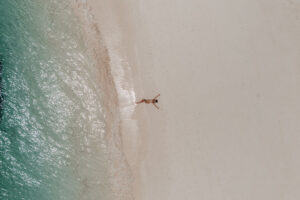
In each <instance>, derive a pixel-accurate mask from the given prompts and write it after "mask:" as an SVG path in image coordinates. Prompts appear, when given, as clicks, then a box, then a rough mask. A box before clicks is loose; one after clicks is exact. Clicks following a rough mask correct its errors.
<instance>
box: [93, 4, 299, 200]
mask: <svg viewBox="0 0 300 200" xmlns="http://www.w3.org/2000/svg"><path fill="white" fill-rule="evenodd" d="M88 4H89V5H90V6H91V8H92V9H91V12H93V14H94V15H95V19H96V23H97V24H98V25H99V27H101V28H100V30H102V31H103V34H104V35H105V37H106V39H107V40H106V41H108V43H109V44H108V46H110V47H111V48H112V49H113V50H117V52H118V56H120V57H121V58H122V59H121V60H120V62H119V63H115V66H117V65H118V64H120V65H121V66H123V67H124V66H125V72H124V76H122V77H123V79H122V80H123V82H122V81H121V82H119V83H116V85H117V87H118V84H119V86H120V88H122V89H123V90H124V91H126V90H128V91H129V92H128V93H127V94H126V95H123V96H121V98H119V100H120V102H121V109H122V108H128V109H127V110H126V109H125V110H124V109H123V111H126V112H127V113H129V114H128V115H126V117H127V118H126V119H125V120H124V118H123V121H122V127H123V128H124V127H125V129H123V130H122V144H123V150H124V152H125V155H126V158H127V161H128V163H129V166H130V167H131V171H132V176H133V193H134V198H135V199H142V200H153V199H174V200H177V199H178V200H179V199H216V200H217V199H272V200H276V199H278V200H279V199H298V198H300V192H299V190H298V189H297V188H298V186H299V184H300V174H299V167H300V159H299V156H298V152H299V150H300V149H299V148H300V147H299V146H300V145H299V144H300V136H299V130H300V125H299V123H298V119H299V118H300V103H299V102H300V94H299V89H300V71H299V69H300V59H299V53H300V34H299V33H300V25H299V24H300V23H299V22H300V21H299V20H300V19H299V17H300V16H299V11H300V5H299V3H297V1H292V0H289V1H280V0H275V1H274V0H273V1H271V0H267V1H264V2H261V1H258V0H252V1H250V0H244V1H237V0H230V1H226V2H220V1H202V0H201V1H196V0H191V1H172V0H166V1H159V0H152V1H137V0H130V1H128V2H126V3H125V2H123V3H121V1H114V2H111V1H101V2H99V1H96V0H90V1H88ZM111 37H114V39H111ZM110 40H111V41H110ZM112 52H115V51H112ZM116 74H117V73H116ZM118 80H120V79H118ZM119 91H120V90H119ZM124 91H123V92H124ZM157 93H160V94H161V97H160V99H159V106H160V108H161V109H160V110H156V109H155V108H154V107H153V106H151V105H144V104H141V105H138V106H134V102H135V101H136V100H139V99H140V98H151V97H153V96H155V95H156V94H157ZM119 94H120V93H119ZM119 97H120V96H119ZM123 97H124V98H123ZM125 97H127V98H125ZM122 102H123V103H122ZM122 106H123V107H122ZM130 116H131V118H130ZM126 124H131V125H126Z"/></svg>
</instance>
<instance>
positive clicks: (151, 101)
mask: <svg viewBox="0 0 300 200" xmlns="http://www.w3.org/2000/svg"><path fill="white" fill-rule="evenodd" d="M159 96H160V94H158V95H156V96H155V97H154V98H153V99H142V100H140V101H138V102H135V103H136V104H140V103H146V104H149V103H152V104H153V105H154V106H155V107H156V108H157V109H159V107H158V106H157V105H156V104H157V103H158V100H157V97H159Z"/></svg>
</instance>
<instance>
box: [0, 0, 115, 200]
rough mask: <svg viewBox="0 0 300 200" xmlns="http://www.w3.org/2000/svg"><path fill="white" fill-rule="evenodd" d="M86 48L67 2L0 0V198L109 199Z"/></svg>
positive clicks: (97, 106)
mask: <svg viewBox="0 0 300 200" xmlns="http://www.w3.org/2000/svg"><path fill="white" fill-rule="evenodd" d="M86 52H87V51H86V47H85V44H84V42H83V41H82V34H81V27H80V23H79V22H78V20H77V18H76V17H74V14H73V13H72V11H71V7H70V2H69V1H59V0H47V1H44V0H1V1H0V57H1V58H0V59H1V62H2V69H1V70H2V71H1V96H2V97H3V101H2V103H1V122H0V199H1V200H6V199H8V200H21V199H25V200H35V199H37V200H44V199H45V200H46V199H49V200H50V199H53V200H60V199H70V200H76V199H80V200H81V199H101V200H102V199H103V200H105V199H111V186H110V184H109V180H108V179H109V177H108V172H107V171H108V164H107V158H106V144H105V142H104V139H103V138H104V136H105V129H104V128H105V124H104V123H103V119H104V113H103V111H102V107H101V91H100V90H99V87H98V85H97V84H98V82H97V79H96V77H95V74H97V73H98V71H97V68H96V67H95V65H94V64H93V62H91V61H90V59H89V55H88V54H87V53H86Z"/></svg>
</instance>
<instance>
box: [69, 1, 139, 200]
mask: <svg viewBox="0 0 300 200" xmlns="http://www.w3.org/2000/svg"><path fill="white" fill-rule="evenodd" d="M94 3H95V2H94ZM94 7H95V5H94V4H93V3H91V2H86V3H76V4H74V10H75V12H76V13H77V16H78V17H79V18H80V21H81V22H82V25H83V30H84V35H85V40H86V42H87V46H88V49H89V51H90V54H91V55H92V57H93V59H94V60H95V62H96V63H95V64H96V65H97V66H100V67H99V70H100V76H99V81H100V83H99V85H100V87H101V90H102V91H104V92H103V95H105V96H103V97H102V101H103V106H104V110H105V113H106V117H105V121H106V122H105V124H106V138H105V140H106V142H107V145H108V146H107V148H108V160H109V162H110V164H109V166H110V167H111V168H110V169H109V171H110V177H111V181H112V182H111V183H112V187H113V188H112V190H113V193H114V194H113V196H114V197H115V199H120V200H121V199H122V200H124V199H125V200H126V199H128V200H131V199H134V198H133V197H132V195H133V193H132V181H133V177H132V173H133V171H134V170H132V168H133V166H132V163H133V161H132V160H131V161H129V162H128V159H130V158H133V157H134V156H132V157H130V156H128V155H129V154H132V150H133V148H129V147H128V145H127V148H126V147H125V148H124V146H126V144H128V143H126V142H123V140H124V135H123V134H124V132H126V130H128V131H130V130H135V129H137V128H136V127H135V122H134V121H130V120H131V118H130V115H131V114H130V113H132V107H133V109H134V105H130V104H129V103H128V100H127V99H128V95H130V92H127V94H126V91H129V90H126V89H123V85H122V84H123V82H122V80H123V79H124V77H125V76H128V74H126V72H125V69H123V68H122V66H121V65H123V64H124V63H121V62H122V60H121V57H119V55H118V53H119V52H118V51H116V49H114V44H113V42H114V41H113V40H112V41H108V40H107V38H105V30H104V29H105V28H108V27H103V26H101V22H100V21H99V20H97V17H99V16H97V14H96V13H95V12H94V9H92V8H94ZM106 8H107V7H106ZM103 30H104V31H103ZM109 42H111V43H109ZM128 80H129V79H128ZM131 97H134V95H133V96H132V95H131ZM126 100H127V101H126ZM126 120H129V121H130V122H129V123H128V122H127V123H126V122H125V121H126ZM128 124H129V125H131V126H128ZM128 131H127V132H128ZM135 131H136V132H137V130H135ZM132 138H133V137H131V139H132ZM134 142H135V141H134ZM131 144H132V141H130V145H129V146H131Z"/></svg>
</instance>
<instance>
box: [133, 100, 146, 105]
mask: <svg viewBox="0 0 300 200" xmlns="http://www.w3.org/2000/svg"><path fill="white" fill-rule="evenodd" d="M145 101H146V99H142V100H140V101H138V102H135V103H136V104H139V103H144V102H145Z"/></svg>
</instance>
